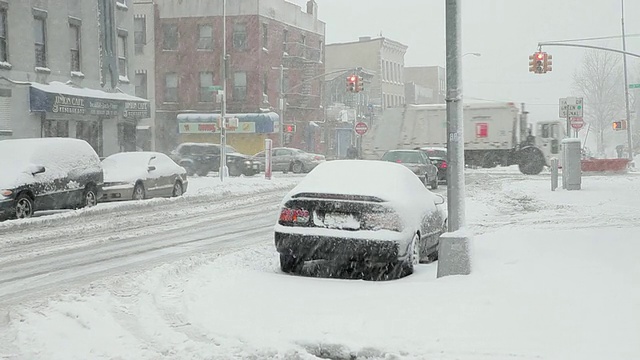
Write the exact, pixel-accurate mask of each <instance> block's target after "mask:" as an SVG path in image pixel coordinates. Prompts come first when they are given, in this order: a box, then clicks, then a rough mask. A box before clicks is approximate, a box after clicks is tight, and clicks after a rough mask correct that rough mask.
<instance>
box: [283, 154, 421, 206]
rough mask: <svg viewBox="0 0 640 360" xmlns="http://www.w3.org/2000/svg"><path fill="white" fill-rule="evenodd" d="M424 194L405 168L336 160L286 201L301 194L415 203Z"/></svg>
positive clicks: (307, 179)
mask: <svg viewBox="0 0 640 360" xmlns="http://www.w3.org/2000/svg"><path fill="white" fill-rule="evenodd" d="M424 190H425V189H424V185H423V184H422V183H421V182H420V180H419V179H418V178H417V177H416V175H415V174H414V173H413V172H412V171H411V170H409V169H407V168H406V167H405V166H402V165H399V164H395V163H391V162H386V161H375V160H336V161H329V162H326V163H322V164H320V165H319V166H318V167H316V168H315V169H314V170H313V171H311V172H310V173H309V174H308V175H307V176H306V177H305V178H304V179H303V180H302V181H301V182H300V183H299V184H298V186H296V187H295V188H294V189H293V190H291V192H289V194H288V196H287V198H289V197H290V196H293V195H295V194H300V193H322V194H338V195H360V196H372V197H377V198H380V199H382V200H386V201H395V200H398V201H413V200H414V199H415V196H416V195H418V194H419V193H421V192H424ZM285 201H286V200H285Z"/></svg>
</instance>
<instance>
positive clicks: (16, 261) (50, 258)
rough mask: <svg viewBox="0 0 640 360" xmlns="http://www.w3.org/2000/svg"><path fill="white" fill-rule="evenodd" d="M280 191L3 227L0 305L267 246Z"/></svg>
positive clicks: (188, 200) (167, 203) (188, 201)
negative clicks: (108, 278) (203, 256)
mask: <svg viewBox="0 0 640 360" xmlns="http://www.w3.org/2000/svg"><path fill="white" fill-rule="evenodd" d="M285 191H286V190H274V191H268V192H264V193H261V194H259V195H253V196H250V197H247V196H234V197H231V198H230V199H229V200H227V201H225V202H224V203H222V202H219V203H217V204H211V203H210V200H207V199H195V198H194V199H183V200H182V201H171V202H164V203H160V204H155V206H150V205H148V204H139V206H133V205H131V206H130V208H126V207H125V208H124V209H120V210H118V211H112V212H108V213H106V212H102V211H100V212H95V213H89V214H85V215H86V216H81V217H72V218H63V219H56V220H54V221H45V222H40V223H35V224H31V225H30V226H28V227H21V226H15V227H12V228H9V229H3V230H1V233H2V241H1V242H0V268H1V269H2V272H1V273H0V305H7V304H11V303H18V302H20V301H22V300H24V299H27V298H34V296H36V295H45V294H46V293H47V291H54V290H55V291H57V290H60V289H62V288H65V287H69V286H72V285H74V284H76V285H77V284H79V283H89V282H90V281H92V280H95V279H97V278H100V277H104V276H107V275H109V274H113V273H118V272H124V271H131V270H135V269H142V268H144V267H147V266H153V265H158V264H161V263H165V262H171V261H174V260H176V259H179V258H182V257H186V256H188V255H191V254H197V253H201V252H218V253H224V252H226V251H228V250H230V249H234V248H241V247H243V246H247V245H250V244H255V243H259V242H265V241H267V240H268V239H270V238H271V236H272V234H271V231H272V228H273V224H274V220H275V217H276V215H277V207H278V204H279V202H280V200H281V199H282V196H283V194H284V193H285ZM38 293H39V294H38Z"/></svg>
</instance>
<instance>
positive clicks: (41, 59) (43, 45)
mask: <svg viewBox="0 0 640 360" xmlns="http://www.w3.org/2000/svg"><path fill="white" fill-rule="evenodd" d="M46 25H47V21H46V19H45V18H43V17H35V18H34V23H33V31H34V39H35V55H36V66H37V67H47V33H46Z"/></svg>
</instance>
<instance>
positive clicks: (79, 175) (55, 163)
mask: <svg viewBox="0 0 640 360" xmlns="http://www.w3.org/2000/svg"><path fill="white" fill-rule="evenodd" d="M102 183H103V174H102V168H101V167H100V159H99V158H98V155H97V154H96V152H95V150H93V148H92V147H91V145H89V144H88V143H87V142H86V141H84V140H78V139H70V138H41V139H16V140H2V141H0V218H7V217H8V218H19V219H23V218H29V217H31V216H32V215H33V213H34V212H36V211H39V210H56V209H71V208H80V207H84V206H93V205H95V204H96V203H97V199H98V197H99V194H100V193H101V191H102Z"/></svg>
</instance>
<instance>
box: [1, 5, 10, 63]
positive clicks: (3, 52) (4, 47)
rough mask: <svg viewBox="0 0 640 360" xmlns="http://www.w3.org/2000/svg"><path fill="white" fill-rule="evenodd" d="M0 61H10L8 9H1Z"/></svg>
mask: <svg viewBox="0 0 640 360" xmlns="http://www.w3.org/2000/svg"><path fill="white" fill-rule="evenodd" d="M0 61H4V62H7V61H9V49H8V48H7V9H3V8H0Z"/></svg>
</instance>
